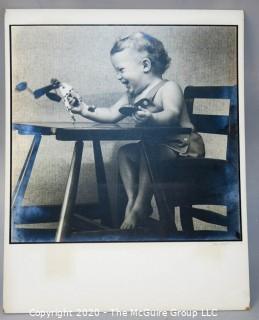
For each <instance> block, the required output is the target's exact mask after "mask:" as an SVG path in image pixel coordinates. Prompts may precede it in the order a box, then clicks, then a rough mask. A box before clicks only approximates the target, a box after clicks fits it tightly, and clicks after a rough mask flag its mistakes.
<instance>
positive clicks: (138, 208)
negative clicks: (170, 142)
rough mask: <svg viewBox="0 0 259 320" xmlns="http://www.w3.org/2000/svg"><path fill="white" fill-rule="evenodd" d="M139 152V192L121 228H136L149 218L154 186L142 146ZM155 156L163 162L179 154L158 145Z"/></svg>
mask: <svg viewBox="0 0 259 320" xmlns="http://www.w3.org/2000/svg"><path fill="white" fill-rule="evenodd" d="M139 147H140V146H139ZM139 152H140V167H139V186H138V193H137V196H136V198H135V201H134V205H133V206H132V207H131V209H130V210H129V212H128V215H127V216H126V217H125V219H124V221H123V223H122V225H121V229H132V228H135V227H136V225H137V223H138V222H139V221H141V220H143V219H145V218H147V217H148V214H149V213H150V206H151V199H152V196H153V188H152V183H151V179H150V175H149V172H148V168H147V164H146V159H145V156H144V153H143V150H142V148H140V150H139ZM155 156H156V158H157V159H156V161H157V163H158V164H159V163H161V164H162V163H163V161H164V160H172V159H175V158H176V157H177V154H176V152H175V151H174V150H172V149H170V148H168V147H166V146H163V145H157V146H156V155H155Z"/></svg>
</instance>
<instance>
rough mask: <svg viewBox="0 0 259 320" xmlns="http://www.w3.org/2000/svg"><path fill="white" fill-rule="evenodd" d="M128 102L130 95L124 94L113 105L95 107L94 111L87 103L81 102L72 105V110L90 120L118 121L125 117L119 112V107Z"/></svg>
mask: <svg viewBox="0 0 259 320" xmlns="http://www.w3.org/2000/svg"><path fill="white" fill-rule="evenodd" d="M126 104H128V97H127V95H126V94H124V95H123V96H122V97H121V98H120V99H119V100H118V101H117V102H116V103H115V104H114V105H112V106H111V107H107V108H95V109H94V111H91V109H90V110H89V106H88V105H87V104H86V103H84V102H81V103H80V105H79V106H77V107H72V108H71V111H72V112H73V113H75V114H79V115H81V116H82V117H84V118H87V119H89V120H93V121H97V122H102V123H116V122H118V121H120V120H121V119H123V118H124V117H125V116H123V115H122V114H121V113H120V112H119V108H120V107H122V106H123V105H126Z"/></svg>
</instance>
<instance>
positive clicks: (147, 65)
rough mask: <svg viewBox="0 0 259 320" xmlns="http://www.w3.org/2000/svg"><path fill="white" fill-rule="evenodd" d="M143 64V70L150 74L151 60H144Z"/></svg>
mask: <svg viewBox="0 0 259 320" xmlns="http://www.w3.org/2000/svg"><path fill="white" fill-rule="evenodd" d="M142 64H143V70H144V72H146V73H147V72H149V71H150V70H151V67H152V64H151V61H150V59H149V58H144V59H143V60H142Z"/></svg>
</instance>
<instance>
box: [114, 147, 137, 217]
mask: <svg viewBox="0 0 259 320" xmlns="http://www.w3.org/2000/svg"><path fill="white" fill-rule="evenodd" d="M139 156H140V155H139V148H138V145H137V144H136V143H134V144H127V145H125V146H123V147H121V148H120V149H119V153H118V162H119V171H120V176H121V179H122V183H123V185H124V188H125V191H126V194H127V197H128V203H127V206H126V211H125V216H127V215H128V212H129V211H130V210H131V208H132V206H133V204H134V202H135V199H136V196H137V192H138V176H139Z"/></svg>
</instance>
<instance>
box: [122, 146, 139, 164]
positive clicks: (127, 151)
mask: <svg viewBox="0 0 259 320" xmlns="http://www.w3.org/2000/svg"><path fill="white" fill-rule="evenodd" d="M138 157H139V146H138V144H137V143H129V144H125V145H124V146H122V147H120V149H119V151H118V159H119V160H125V159H126V160H127V159H130V160H132V161H135V160H136V159H137V158H138Z"/></svg>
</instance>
